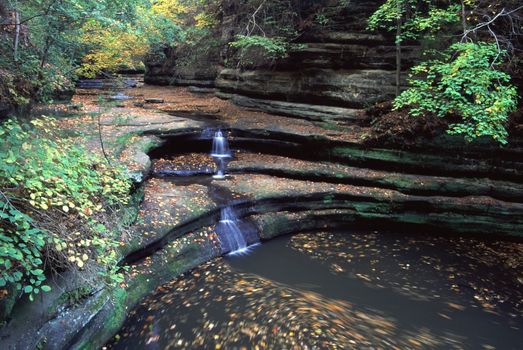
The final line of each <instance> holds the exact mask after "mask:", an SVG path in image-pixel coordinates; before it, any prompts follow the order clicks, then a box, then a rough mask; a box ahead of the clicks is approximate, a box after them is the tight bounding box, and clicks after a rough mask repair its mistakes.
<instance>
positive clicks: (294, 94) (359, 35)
mask: <svg viewBox="0 0 523 350" xmlns="http://www.w3.org/2000/svg"><path fill="white" fill-rule="evenodd" d="M319 3H320V2H317V3H316V2H311V3H310V4H308V3H303V4H301V5H300V6H298V8H299V11H298V12H300V11H301V12H303V13H301V12H300V16H302V17H303V18H308V17H307V15H310V13H309V12H311V11H312V12H313V10H314V8H315V7H314V6H317V5H318V4H319ZM227 4H229V3H228V2H227V1H224V13H223V17H222V21H221V24H220V25H219V29H218V30H217V31H216V32H217V34H216V36H217V38H219V40H221V41H222V42H223V45H224V46H223V48H222V50H221V55H222V56H223V57H222V58H223V62H221V60H222V58H220V57H219V56H220V54H218V53H217V54H215V55H214V56H209V55H207V56H203V57H201V58H199V59H198V60H197V61H195V62H193V63H190V64H183V65H182V64H181V63H180V62H178V54H177V50H176V49H169V50H166V58H165V59H163V60H157V61H150V62H148V63H147V65H148V72H147V74H146V82H148V83H150V84H162V85H167V84H172V85H194V86H200V87H211V86H213V85H215V86H216V87H217V88H218V90H219V93H222V95H220V96H224V95H223V93H226V94H228V97H234V98H233V99H232V100H233V102H235V103H238V104H240V105H242V106H246V107H249V108H256V109H259V110H263V111H267V112H271V113H276V114H282V115H288V116H297V117H301V118H303V117H305V118H307V117H310V116H311V114H312V115H313V116H316V115H317V114H318V111H317V110H318V109H320V110H321V109H323V108H324V107H335V108H358V109H362V108H365V107H367V106H369V105H371V104H373V103H376V102H380V101H384V100H388V99H390V98H392V97H393V96H394V95H395V67H396V62H395V54H396V53H395V45H394V42H393V40H392V38H391V37H387V36H386V35H382V34H376V33H370V32H368V31H366V26H367V18H368V17H369V16H370V15H371V14H372V13H373V12H374V11H375V10H376V8H377V7H378V6H379V3H377V2H374V1H363V0H359V1H351V2H350V3H349V4H347V5H342V6H340V4H339V2H336V1H330V2H329V1H323V2H321V6H322V8H323V10H322V13H323V14H326V15H328V20H329V22H328V23H329V25H328V26H320V25H318V24H317V23H316V24H309V25H308V26H307V25H306V23H304V24H302V26H304V27H305V29H303V30H302V35H301V36H300V37H299V39H298V41H297V44H299V45H297V46H296V48H294V49H293V50H291V51H290V52H289V55H288V57H286V58H285V59H279V60H276V61H271V62H259V63H258V65H254V66H252V65H249V64H248V65H246V66H244V68H243V69H245V70H240V69H233V68H225V69H223V67H222V66H223V65H225V64H224V63H225V59H227V60H230V58H231V57H229V56H230V55H232V54H233V53H231V50H230V49H229V48H228V45H227V44H226V43H227V42H228V41H231V40H232V38H233V37H234V35H235V34H236V32H237V28H236V27H237V25H238V23H239V20H238V18H236V17H237V16H238V14H237V13H235V12H234V8H230V6H226V5H227ZM229 5H230V4H229ZM312 12H311V13H312ZM309 17H310V16H309ZM311 18H312V17H311ZM303 21H304V22H307V20H306V19H303ZM312 22H314V21H312ZM416 51H417V50H416V47H415V46H408V45H407V46H405V47H404V48H403V57H402V59H403V65H404V66H405V67H408V66H409V65H411V64H412V62H413V58H415V57H416V56H417V52H416ZM246 98H250V100H246ZM252 98H256V99H257V100H253V99H252ZM282 102H286V103H300V104H302V105H300V106H296V107H297V108H294V106H291V108H289V105H286V104H284V103H282ZM328 114H330V115H334V116H335V117H337V118H345V117H347V114H348V117H349V118H350V117H351V116H352V113H347V111H346V110H342V109H338V110H336V109H329V110H328Z"/></svg>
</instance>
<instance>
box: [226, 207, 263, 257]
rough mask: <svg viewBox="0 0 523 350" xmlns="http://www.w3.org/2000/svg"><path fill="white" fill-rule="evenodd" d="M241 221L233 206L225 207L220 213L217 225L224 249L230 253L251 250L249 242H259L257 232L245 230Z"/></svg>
mask: <svg viewBox="0 0 523 350" xmlns="http://www.w3.org/2000/svg"><path fill="white" fill-rule="evenodd" d="M240 226H241V222H240V220H239V219H238V217H237V215H236V213H235V212H234V210H233V209H232V208H231V207H225V208H223V209H222V210H221V213H220V222H218V225H217V227H216V231H217V233H218V239H219V240H220V245H221V247H222V251H224V252H229V254H232V255H234V254H243V253H246V252H248V251H249V246H248V242H251V243H252V242H258V241H259V239H258V236H257V234H256V233H255V232H249V230H247V231H245V232H243V231H242V229H241V228H240ZM250 231H252V230H250Z"/></svg>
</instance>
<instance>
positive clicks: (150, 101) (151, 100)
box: [144, 97, 165, 103]
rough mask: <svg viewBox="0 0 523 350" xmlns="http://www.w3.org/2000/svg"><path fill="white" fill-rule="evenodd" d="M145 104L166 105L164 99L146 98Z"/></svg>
mask: <svg viewBox="0 0 523 350" xmlns="http://www.w3.org/2000/svg"><path fill="white" fill-rule="evenodd" d="M144 101H145V103H164V102H165V101H164V99H163V98H153V97H151V98H146V99H145V100H144Z"/></svg>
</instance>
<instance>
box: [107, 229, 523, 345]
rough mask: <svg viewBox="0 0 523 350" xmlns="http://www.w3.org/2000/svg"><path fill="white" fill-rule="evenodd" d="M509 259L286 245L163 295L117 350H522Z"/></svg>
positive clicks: (399, 241) (355, 240)
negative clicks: (500, 262)
mask: <svg viewBox="0 0 523 350" xmlns="http://www.w3.org/2000/svg"><path fill="white" fill-rule="evenodd" d="M471 246H473V247H474V248H478V247H480V246H483V247H484V248H485V249H487V250H488V253H486V254H483V255H481V254H470V253H469V254H467V251H468V250H469V249H470V247H471ZM506 249H509V245H504V244H503V243H499V242H498V243H486V242H483V241H481V240H477V239H474V238H462V239H457V238H452V237H447V236H439V237H438V236H436V237H428V236H424V235H416V234H404V233H403V234H402V233H398V232H383V233H377V232H365V231H363V232H360V231H357V232H351V231H344V232H309V233H301V234H297V235H294V236H285V237H281V238H277V239H274V240H271V241H269V242H266V243H264V244H262V245H261V246H258V247H256V248H255V249H253V250H252V251H251V252H250V253H249V254H248V255H241V256H227V257H225V258H218V259H216V260H213V261H210V262H208V263H205V264H203V265H202V266H200V267H198V268H196V269H194V270H192V271H190V272H188V273H186V274H184V275H182V276H180V277H178V278H176V279H175V280H173V281H172V282H170V283H168V284H166V285H163V286H161V287H159V288H158V289H157V290H156V291H155V292H154V293H152V294H151V295H149V296H148V297H146V298H145V299H144V300H142V301H141V303H140V304H139V305H138V306H137V307H136V308H135V309H134V310H132V311H131V312H130V314H129V317H128V319H127V321H126V322H125V325H124V326H123V328H122V329H121V330H120V332H119V333H118V335H117V336H116V337H115V338H114V339H113V340H112V341H111V342H110V343H109V344H107V347H108V348H109V349H137V348H144V349H196V348H198V349H220V348H222V349H251V348H260V349H263V348H267V349H320V348H321V349H323V348H329V349H346V348H359V349H361V348H369V349H370V348H373V349H376V348H382V349H406V348H431V349H463V348H464V349H517V348H519V345H517V344H522V343H523V333H522V332H521V327H522V326H523V318H522V316H523V314H522V308H521V299H518V298H520V297H521V295H520V293H519V292H518V291H517V287H518V286H517V285H515V284H517V283H518V282H517V279H516V278H517V276H516V274H515V273H514V271H512V270H510V269H508V268H503V267H502V266H494V265H493V262H494V261H496V260H498V259H500V258H502V257H503V255H504V254H507V253H508V252H506V251H505V250H506ZM494 276H495V277H496V280H492V279H491V278H492V277H494Z"/></svg>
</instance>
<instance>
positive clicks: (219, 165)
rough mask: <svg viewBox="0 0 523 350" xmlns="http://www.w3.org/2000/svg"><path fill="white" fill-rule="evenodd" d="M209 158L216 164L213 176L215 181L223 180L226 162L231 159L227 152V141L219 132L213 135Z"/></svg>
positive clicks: (229, 153) (228, 151) (229, 152)
mask: <svg viewBox="0 0 523 350" xmlns="http://www.w3.org/2000/svg"><path fill="white" fill-rule="evenodd" d="M211 157H213V159H214V162H215V163H216V174H215V175H214V176H213V178H215V179H224V178H225V168H226V167H227V162H228V161H229V158H231V157H232V156H231V151H230V150H229V143H228V142H227V139H226V138H225V137H224V136H223V133H222V131H221V130H218V131H216V132H215V133H214V138H213V140H212V151H211Z"/></svg>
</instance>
